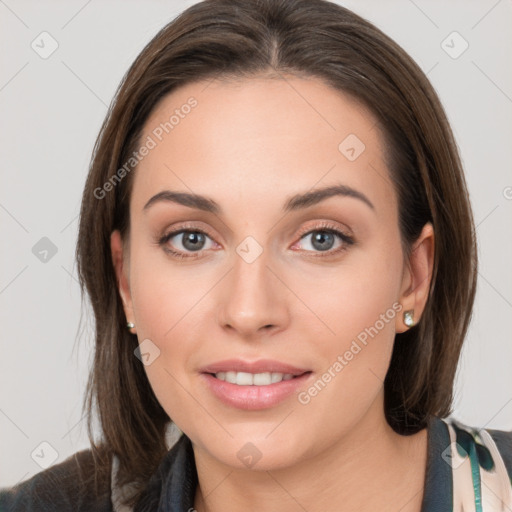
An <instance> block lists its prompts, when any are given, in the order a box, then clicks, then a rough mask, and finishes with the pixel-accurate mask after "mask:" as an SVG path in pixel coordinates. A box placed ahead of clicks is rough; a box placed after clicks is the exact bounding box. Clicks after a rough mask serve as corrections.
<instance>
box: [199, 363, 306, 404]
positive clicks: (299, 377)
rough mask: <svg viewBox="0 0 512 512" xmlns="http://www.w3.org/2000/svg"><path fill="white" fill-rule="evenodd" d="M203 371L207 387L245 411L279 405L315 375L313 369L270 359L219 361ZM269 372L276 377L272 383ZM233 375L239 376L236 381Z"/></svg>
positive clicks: (225, 402)
mask: <svg viewBox="0 0 512 512" xmlns="http://www.w3.org/2000/svg"><path fill="white" fill-rule="evenodd" d="M200 371H201V377H202V380H203V382H204V384H205V385H206V388H207V389H208V390H209V391H210V392H211V393H212V394H213V395H214V396H215V397H216V398H217V399H219V400H220V401H221V402H223V403H224V404H225V405H228V406H231V407H235V408H237V409H244V410H259V409H268V408H271V407H274V406H276V405H278V404H279V403H281V402H283V401H284V400H285V399H287V398H289V397H290V396H291V395H292V394H293V393H294V392H295V393H297V392H298V391H299V390H300V389H301V388H302V387H303V386H305V385H307V383H308V382H309V381H310V379H311V378H312V375H313V373H312V371H311V370H308V369H305V368H299V367H297V366H293V365H290V364H287V363H282V362H280V361H274V360H269V359H265V360H259V361H252V362H248V361H243V360H240V359H231V360H227V361H219V362H216V363H212V364H210V365H207V366H205V367H203V368H201V370H200ZM268 375H271V376H273V379H271V380H270V382H269V380H268ZM233 376H236V379H235V382H236V383H235V382H233ZM279 376H280V378H279V379H278V378H277V377H279ZM285 376H286V378H285ZM219 377H220V378H219ZM227 377H230V378H227ZM239 377H241V381H240V382H238V379H239ZM230 380H231V382H229V381H230ZM272 380H273V381H272ZM258 382H259V383H258Z"/></svg>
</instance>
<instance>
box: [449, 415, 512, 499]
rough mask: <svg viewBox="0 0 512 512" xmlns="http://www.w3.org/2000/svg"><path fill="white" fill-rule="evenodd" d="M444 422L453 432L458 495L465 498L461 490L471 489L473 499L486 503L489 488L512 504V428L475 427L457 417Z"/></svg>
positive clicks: (452, 448)
mask: <svg viewBox="0 0 512 512" xmlns="http://www.w3.org/2000/svg"><path fill="white" fill-rule="evenodd" d="M443 421H444V422H445V424H446V425H447V428H448V431H449V435H450V442H451V454H450V463H451V465H452V477H453V485H454V491H455V496H458V495H459V494H460V495H461V500H462V501H464V496H465V494H464V493H463V492H462V491H461V489H472V493H471V494H473V493H474V494H473V498H474V497H475V496H479V499H480V500H482V499H483V502H484V503H486V501H485V500H486V499H488V500H491V496H487V498H486V495H488V493H489V491H488V489H490V490H491V491H492V493H491V494H492V495H494V496H498V497H500V499H501V500H502V501H503V503H506V504H508V505H510V506H512V431H506V430H494V429H486V428H477V427H472V426H468V425H466V424H464V423H462V422H460V421H457V420H455V419H454V418H448V419H444V420H443ZM467 484H470V485H467ZM463 494H464V496H463Z"/></svg>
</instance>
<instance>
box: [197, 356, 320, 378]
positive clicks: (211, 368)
mask: <svg viewBox="0 0 512 512" xmlns="http://www.w3.org/2000/svg"><path fill="white" fill-rule="evenodd" d="M200 371H201V372H202V373H218V372H247V373H265V372H271V373H272V372H274V373H285V374H288V373H289V374H292V375H302V374H303V373H306V372H309V371H311V370H308V369H305V368H298V367H297V366H292V365H291V364H287V363H282V362H280V361H275V360H272V359H259V360H257V361H244V360H242V359H226V360H225V361H217V362H215V363H212V364H209V365H207V366H204V367H203V368H201V369H200Z"/></svg>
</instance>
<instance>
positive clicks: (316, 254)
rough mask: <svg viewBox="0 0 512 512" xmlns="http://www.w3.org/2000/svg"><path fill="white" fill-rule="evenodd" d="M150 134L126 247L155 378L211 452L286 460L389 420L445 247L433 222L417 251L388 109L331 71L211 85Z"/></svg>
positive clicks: (157, 389)
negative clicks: (388, 388)
mask: <svg viewBox="0 0 512 512" xmlns="http://www.w3.org/2000/svg"><path fill="white" fill-rule="evenodd" d="M187 105H188V106H187ZM171 116H174V117H172V118H171ZM166 123H167V124H166ZM140 141H141V145H146V149H147V150H142V151H141V152H140V154H141V155H142V154H143V153H144V155H143V158H142V159H141V161H140V163H139V164H138V167H137V169H136V170H135V171H132V172H133V173H134V176H132V178H133V179H134V182H133V192H132V196H131V202H130V235H129V239H128V240H127V245H126V246H125V251H124V254H123V249H122V245H121V241H120V238H119V233H118V232H114V234H113V236H112V250H113V258H114V262H115V265H116V270H117V272H118V277H119V280H120V291H121V295H122V297H123V301H124V303H125V311H126V317H127V320H129V321H132V322H134V323H135V324H136V333H137V336H138V339H139V343H140V344H141V347H140V348H141V352H142V353H143V356H142V358H143V360H144V362H145V366H144V368H145V370H146V373H147V376H148V379H149V382H150V384H151V386H152V388H153V390H154V393H155V395H156V397H157V398H158V400H159V402H160V403H161V405H162V407H163V408H164V409H165V411H166V412H167V413H168V414H169V416H170V417H171V418H172V420H173V421H174V422H175V423H176V424H177V425H178V427H179V428H180V429H181V430H182V431H184V432H185V433H186V434H187V435H188V436H189V437H190V439H191V440H192V441H193V443H194V446H195V449H196V450H199V451H200V452H201V453H203V454H204V456H205V457H210V458H211V459H212V460H214V459H215V460H216V461H218V462H220V463H223V464H227V465H229V466H235V467H251V466H252V465H254V464H257V467H258V468H267V469H269V468H277V467H286V466H290V465H292V464H294V462H297V461H299V460H303V459H307V458H309V457H312V456H315V455H317V454H319V453H321V452H322V451H324V450H325V449H327V448H329V447H332V446H333V445H334V444H336V443H338V442H341V441H342V440H343V439H347V438H348V436H350V435H353V433H354V432H355V431H356V430H360V431H364V429H362V426H363V425H366V426H367V428H373V429H374V428H375V427H376V426H379V425H380V426H382V425H383V424H384V409H383V397H384V395H383V390H384V378H385V375H386V372H387V369H388V366H389V362H390V357H391V353H392V349H393V341H394V336H395V332H397V331H398V332H401V331H403V330H405V329H406V327H405V326H404V323H403V312H404V311H405V310H407V309H415V318H416V319H417V318H418V317H419V315H420V314H421V311H422V308H423V305H424V302H425V297H426V289H427V288H428V279H429V275H430V272H429V268H430V267H429V263H428V255H429V254H431V250H432V244H430V245H429V242H428V241H429V240H431V236H430V235H429V234H428V230H424V234H423V235H422V239H421V240H420V241H419V242H418V245H417V246H416V250H415V251H413V256H412V258H411V260H407V261H406V260H404V256H403V253H402V249H401V241H400V233H399V228H398V207H397V198H396V195H395V191H394V188H393V185H392V182H391V179H390V175H389V170H388V169H387V167H386V163H385V161H384V149H385V148H384V147H383V145H382V144H383V143H382V139H381V135H380V133H379V130H378V127H377V125H376V120H375V118H374V117H373V116H372V115H371V114H370V113H369V111H368V110H366V109H364V108H362V107H361V106H360V105H359V104H358V103H356V102H354V101H353V100H351V99H350V98H348V97H347V96H345V95H343V94H341V93H339V92H337V91H335V90H334V89H332V88H330V87H329V86H327V85H325V84H324V83H323V82H321V81H319V80H317V79H310V80H306V79H302V78H294V77H289V78H287V79H286V80H281V79H268V78H254V79H245V80H240V81H238V82H220V81H213V82H201V83H194V84H190V85H187V86H184V87H182V88H180V89H178V90H176V91H174V92H173V93H171V94H170V95H168V96H167V97H165V98H164V99H163V101H162V102H161V103H160V104H159V105H158V106H157V108H156V109H155V111H154V112H153V114H152V115H151V116H150V118H149V119H148V121H147V123H146V125H145V129H144V132H143V134H142V137H141V139H140ZM335 187H338V188H335ZM326 190H327V191H329V190H330V191H331V192H328V193H324V192H322V191H326ZM334 192H337V193H334ZM176 194H179V195H176ZM171 233H174V234H171ZM420 242H421V243H420ZM172 251H174V252H176V253H178V254H179V256H176V255H173V253H172ZM408 263H411V267H409V266H408ZM134 357H135V356H134ZM218 372H221V373H220V374H219V373H218ZM225 372H230V373H227V375H226V373H225ZM235 372H238V373H235ZM215 374H217V375H215ZM254 374H258V375H257V376H256V377H254ZM272 374H274V375H272ZM283 374H285V376H284V380H283ZM290 375H293V378H290ZM226 378H227V379H228V380H227V381H226V380H223V379H226ZM230 381H232V382H230ZM370 426H371V427H370ZM356 427H357V429H356ZM361 429H362V430H361Z"/></svg>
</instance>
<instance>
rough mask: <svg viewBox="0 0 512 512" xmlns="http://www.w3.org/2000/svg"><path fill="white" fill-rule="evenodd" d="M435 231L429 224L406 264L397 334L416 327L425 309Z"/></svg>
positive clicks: (430, 277)
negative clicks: (401, 308)
mask: <svg viewBox="0 0 512 512" xmlns="http://www.w3.org/2000/svg"><path fill="white" fill-rule="evenodd" d="M434 248H435V246H434V229H433V227H432V224H431V223H430V222H428V223H427V224H425V226H423V229H422V231H421V234H420V236H419V237H418V239H417V240H416V241H415V242H414V244H413V247H412V249H411V253H410V256H409V260H408V261H407V262H406V264H407V268H406V271H405V272H404V278H403V281H402V295H401V297H400V303H401V305H402V307H403V310H402V314H401V315H399V316H398V317H397V321H396V325H395V328H396V332H404V331H406V330H408V329H409V328H411V327H413V326H414V325H416V324H417V323H418V322H419V320H420V318H421V315H422V313H423V311H424V309H425V305H426V303H427V300H428V295H429V291H430V281H431V279H432V270H433V266H434Z"/></svg>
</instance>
